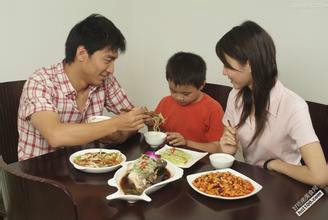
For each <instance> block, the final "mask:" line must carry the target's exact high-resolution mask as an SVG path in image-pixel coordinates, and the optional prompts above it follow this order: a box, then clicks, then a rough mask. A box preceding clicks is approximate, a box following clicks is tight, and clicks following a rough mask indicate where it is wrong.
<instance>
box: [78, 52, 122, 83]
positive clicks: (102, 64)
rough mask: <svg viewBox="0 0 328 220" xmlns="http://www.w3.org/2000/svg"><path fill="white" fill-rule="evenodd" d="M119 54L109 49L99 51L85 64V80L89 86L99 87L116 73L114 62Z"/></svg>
mask: <svg viewBox="0 0 328 220" xmlns="http://www.w3.org/2000/svg"><path fill="white" fill-rule="evenodd" d="M117 57H118V53H117V52H116V51H112V50H110V49H108V48H105V49H102V50H98V51H96V52H94V53H93V54H92V55H91V56H89V55H88V57H87V58H86V59H85V62H83V67H82V68H83V72H84V79H85V81H86V82H87V83H88V84H89V85H93V86H99V85H101V84H102V83H103V82H104V81H105V79H106V78H107V77H108V76H109V75H110V74H113V73H114V61H115V60H116V59H117Z"/></svg>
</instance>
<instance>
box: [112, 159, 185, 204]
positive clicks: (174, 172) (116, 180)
mask: <svg viewBox="0 0 328 220" xmlns="http://www.w3.org/2000/svg"><path fill="white" fill-rule="evenodd" d="M132 162H134V161H129V162H126V163H124V164H123V166H122V167H121V168H120V169H119V170H117V171H116V173H115V175H114V177H113V178H112V179H110V180H108V185H110V186H113V187H116V188H117V189H118V190H117V191H116V192H115V193H113V194H110V195H108V196H107V197H106V199H107V200H113V199H121V200H126V201H127V202H129V203H134V202H136V201H138V200H143V201H146V202H150V201H151V198H150V197H149V196H148V195H149V194H151V193H153V192H155V191H156V190H158V189H160V188H162V187H163V186H165V185H166V184H168V183H170V182H173V181H176V180H178V179H180V178H181V177H182V176H183V169H181V168H179V167H177V166H175V165H174V164H172V163H170V162H168V163H167V166H166V169H167V170H168V171H169V172H170V174H171V177H170V178H168V179H166V180H164V181H162V182H159V183H156V184H154V185H151V186H150V187H148V188H146V189H145V190H144V191H143V193H142V194H141V195H127V194H124V192H123V190H122V189H121V187H120V181H121V179H122V178H123V177H124V176H125V175H126V173H127V165H128V164H129V163H132Z"/></svg>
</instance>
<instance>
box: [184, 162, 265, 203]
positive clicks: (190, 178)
mask: <svg viewBox="0 0 328 220" xmlns="http://www.w3.org/2000/svg"><path fill="white" fill-rule="evenodd" d="M218 172H221V173H222V172H230V173H232V174H234V175H235V176H239V177H241V178H243V179H245V180H248V181H250V182H251V184H252V185H253V186H254V191H253V192H251V193H250V194H247V195H244V196H237V197H224V196H215V195H210V194H207V193H204V192H202V191H200V190H199V189H197V187H195V186H194V185H193V184H192V182H193V181H194V180H195V179H196V178H197V177H199V176H202V175H204V174H207V173H218ZM187 181H188V184H189V185H190V186H191V188H193V189H194V190H195V191H196V192H198V193H200V194H202V195H204V196H208V197H212V198H216V199H226V200H236V199H243V198H247V197H250V196H252V195H255V194H256V193H258V192H259V191H260V190H261V189H262V186H261V185H260V184H258V183H257V182H255V181H254V180H252V179H251V178H249V177H247V176H245V175H243V174H241V173H239V172H237V171H235V170H233V169H230V168H227V169H221V170H212V171H206V172H201V173H195V174H191V175H188V176H187Z"/></svg>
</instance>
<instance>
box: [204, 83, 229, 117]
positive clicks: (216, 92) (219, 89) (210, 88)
mask: <svg viewBox="0 0 328 220" xmlns="http://www.w3.org/2000/svg"><path fill="white" fill-rule="evenodd" d="M231 89H232V88H231V87H230V86H224V85H218V84H212V83H206V84H205V86H204V88H203V90H202V91H203V92H205V93H206V94H208V95H209V96H211V97H212V98H213V99H215V100H216V101H218V102H219V103H220V104H221V106H222V108H223V110H224V111H225V109H226V106H227V101H228V95H229V93H230V91H231Z"/></svg>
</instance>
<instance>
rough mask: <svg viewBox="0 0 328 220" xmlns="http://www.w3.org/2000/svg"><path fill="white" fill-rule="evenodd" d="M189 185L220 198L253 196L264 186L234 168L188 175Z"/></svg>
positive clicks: (201, 192)
mask: <svg viewBox="0 0 328 220" xmlns="http://www.w3.org/2000/svg"><path fill="white" fill-rule="evenodd" d="M187 181H188V183H189V185H190V186H191V187H192V188H193V189H194V190H195V191H197V192H199V193H200V194H203V195H206V196H209V197H212V198H219V199H228V200H232V199H242V198H246V197H249V196H252V195H254V194H256V193H257V192H259V191H260V190H261V189H262V186H261V185H259V184H258V183H256V182H255V181H253V180H252V179H250V178H248V177H246V176H244V175H243V174H241V173H238V172H237V171H235V170H233V169H223V170H219V171H207V172H202V173H198V174H192V175H189V176H187Z"/></svg>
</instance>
